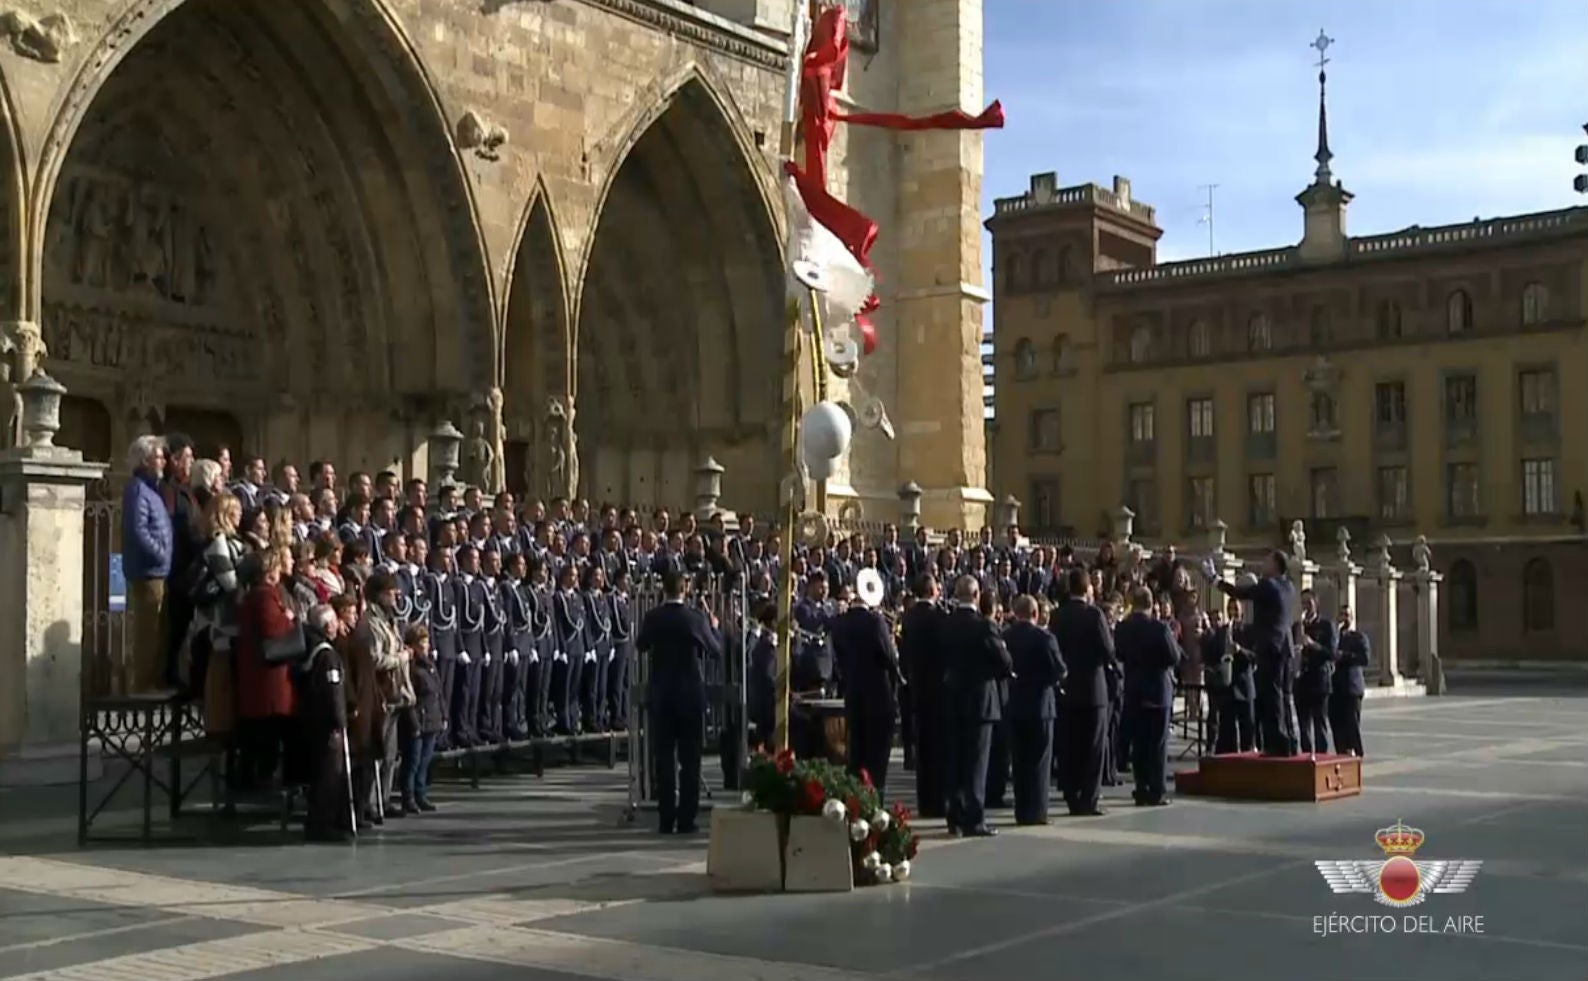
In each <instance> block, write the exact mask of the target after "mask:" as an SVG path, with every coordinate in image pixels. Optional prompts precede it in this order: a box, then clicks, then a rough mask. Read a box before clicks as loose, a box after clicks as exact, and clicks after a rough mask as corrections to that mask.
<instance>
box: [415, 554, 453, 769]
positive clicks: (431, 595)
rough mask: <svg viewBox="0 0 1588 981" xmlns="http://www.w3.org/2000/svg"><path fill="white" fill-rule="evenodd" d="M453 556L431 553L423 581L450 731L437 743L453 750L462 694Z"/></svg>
mask: <svg viewBox="0 0 1588 981" xmlns="http://www.w3.org/2000/svg"><path fill="white" fill-rule="evenodd" d="M452 561H453V560H452V553H451V552H449V551H447V550H446V549H444V548H437V549H436V550H435V551H433V552H431V553H430V571H429V572H427V573H426V574H425V577H424V579H422V580H421V581H420V584H421V592H422V594H423V596H424V603H425V606H426V608H427V609H428V610H429V611H430V612H429V627H430V645H431V647H432V648H433V649H434V651H435V658H436V669H437V671H438V672H439V673H440V678H441V711H442V714H443V715H444V716H445V717H446V719H447V720H448V727H447V728H446V729H443V730H442V731H441V735H440V736H439V737H437V739H436V744H437V745H436V748H437V749H438V750H440V749H450V748H451V747H452V745H453V743H452V736H451V731H450V730H451V722H452V720H453V719H454V718H455V717H454V715H453V710H452V703H453V701H454V699H455V698H456V695H457V690H458V677H459V672H458V659H459V655H460V654H461V653H462V651H461V649H460V648H459V647H458V590H457V577H456V575H455V574H454V572H453V566H452Z"/></svg>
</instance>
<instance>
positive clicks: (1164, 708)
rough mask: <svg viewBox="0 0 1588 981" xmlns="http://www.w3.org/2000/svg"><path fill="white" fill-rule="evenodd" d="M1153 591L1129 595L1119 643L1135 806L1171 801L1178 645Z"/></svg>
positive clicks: (1137, 590)
mask: <svg viewBox="0 0 1588 981" xmlns="http://www.w3.org/2000/svg"><path fill="white" fill-rule="evenodd" d="M1152 606H1153V600H1152V590H1150V589H1148V588H1147V587H1146V586H1137V587H1135V588H1134V589H1132V590H1131V591H1130V615H1129V616H1127V617H1126V618H1125V619H1124V620H1122V621H1121V622H1120V624H1119V631H1118V637H1117V638H1116V643H1118V644H1119V660H1120V663H1121V664H1122V665H1123V666H1124V668H1125V691H1124V696H1125V712H1126V714H1127V715H1128V716H1129V717H1130V770H1131V773H1132V774H1133V775H1134V777H1135V780H1136V791H1135V794H1134V795H1133V796H1134V797H1135V798H1136V806H1137V807H1148V806H1152V805H1162V804H1167V803H1169V801H1168V799H1167V798H1165V797H1164V788H1165V784H1166V783H1167V781H1166V779H1165V774H1164V770H1165V768H1166V766H1167V763H1168V758H1169V713H1170V711H1171V710H1172V709H1173V708H1174V671H1175V669H1176V668H1178V667H1179V666H1180V645H1179V644H1177V643H1175V639H1174V632H1173V631H1172V630H1171V629H1170V627H1169V624H1168V623H1166V622H1164V621H1163V620H1160V619H1158V618H1157V617H1155V616H1153V615H1152Z"/></svg>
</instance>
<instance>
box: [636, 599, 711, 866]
mask: <svg viewBox="0 0 1588 981" xmlns="http://www.w3.org/2000/svg"><path fill="white" fill-rule="evenodd" d="M684 582H685V580H684V577H683V576H682V575H681V574H679V573H677V572H668V573H667V574H666V575H665V576H663V577H662V592H663V595H664V596H665V597H666V599H665V601H664V602H663V603H662V604H661V605H660V606H658V607H656V608H655V609H653V610H651V611H650V612H649V613H647V614H646V615H645V619H644V621H643V622H641V624H640V632H639V636H638V638H637V639H636V640H635V644H636V646H637V647H638V648H639V651H640V653H641V654H643V655H645V656H647V657H648V658H649V659H650V675H649V684H648V686H647V690H646V700H647V708H648V711H649V714H650V731H651V737H652V745H653V747H654V751H655V754H656V755H655V764H656V797H657V812H658V817H659V820H660V830H661V832H662V834H672V833H674V832H677V833H679V834H692V833H694V832H695V830H696V826H695V818H696V815H697V814H698V812H699V809H700V757H701V749H702V744H703V743H704V741H705V712H706V681H705V674H704V672H703V670H702V664H703V663H704V661H705V660H706V659H707V658H720V657H721V656H722V637H721V635H720V634H719V633H718V632H717V624H716V623H715V619H716V618H715V617H711V618H710V619H709V620H708V616H709V615H708V614H707V613H706V612H705V611H704V610H700V609H697V608H695V607H693V606H690V605H689V604H686V603H685V602H684Z"/></svg>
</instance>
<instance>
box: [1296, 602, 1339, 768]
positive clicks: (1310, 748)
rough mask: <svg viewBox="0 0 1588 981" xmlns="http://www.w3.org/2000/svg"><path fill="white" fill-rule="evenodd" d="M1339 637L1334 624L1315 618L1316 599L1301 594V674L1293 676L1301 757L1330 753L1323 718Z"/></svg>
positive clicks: (1327, 733) (1325, 619) (1326, 726)
mask: <svg viewBox="0 0 1588 981" xmlns="http://www.w3.org/2000/svg"><path fill="white" fill-rule="evenodd" d="M1339 637H1340V635H1339V633H1338V632H1337V631H1336V630H1335V627H1334V624H1332V623H1330V622H1329V621H1328V619H1327V618H1325V617H1320V616H1318V597H1317V596H1315V595H1313V592H1312V590H1310V589H1306V590H1302V593H1301V635H1300V640H1301V670H1300V671H1299V672H1297V674H1296V684H1295V687H1294V689H1293V690H1294V692H1295V696H1296V716H1297V721H1298V722H1299V723H1300V726H1301V729H1300V735H1301V751H1302V752H1303V753H1327V752H1328V751H1329V730H1328V722H1327V721H1326V718H1325V716H1326V713H1327V711H1328V705H1329V692H1330V689H1332V688H1333V687H1334V663H1335V661H1336V660H1337V659H1338V658H1339V655H1340V640H1339Z"/></svg>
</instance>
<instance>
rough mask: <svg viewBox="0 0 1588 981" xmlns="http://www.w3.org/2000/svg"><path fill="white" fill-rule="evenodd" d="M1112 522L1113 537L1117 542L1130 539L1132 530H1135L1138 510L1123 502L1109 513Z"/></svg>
mask: <svg viewBox="0 0 1588 981" xmlns="http://www.w3.org/2000/svg"><path fill="white" fill-rule="evenodd" d="M1108 519H1109V522H1110V524H1111V529H1110V531H1111V537H1112V540H1113V541H1116V542H1128V541H1130V535H1131V532H1132V531H1134V530H1135V521H1136V512H1134V511H1132V510H1131V509H1130V508H1128V507H1125V506H1124V505H1123V504H1121V505H1120V506H1119V507H1117V508H1115V509H1114V510H1113V511H1112V512H1110V513H1109V515H1108Z"/></svg>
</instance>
